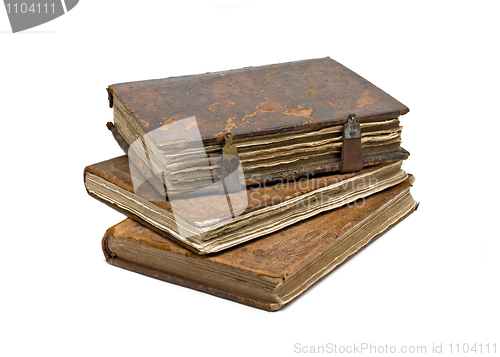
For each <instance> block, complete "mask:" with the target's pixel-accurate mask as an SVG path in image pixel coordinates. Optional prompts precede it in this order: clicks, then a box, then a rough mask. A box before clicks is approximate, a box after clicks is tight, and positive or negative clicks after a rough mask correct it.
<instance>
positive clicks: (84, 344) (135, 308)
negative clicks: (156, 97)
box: [0, 0, 500, 356]
mask: <svg viewBox="0 0 500 357" xmlns="http://www.w3.org/2000/svg"><path fill="white" fill-rule="evenodd" d="M496 4H498V3H497V2H480V1H478V2H474V3H473V2H469V3H461V2H449V3H439V2H422V1H419V2H413V3H412V4H410V3H407V2H377V3H375V2H347V1H345V2H326V1H325V2H315V1H307V2H303V3H300V4H298V3H293V2H290V1H287V2H283V3H274V2H272V1H262V2H260V1H247V2H242V3H240V4H238V3H237V2H230V1H226V2H222V1H218V2H213V3H212V4H210V3H209V2H208V1H207V2H204V3H202V2H200V3H194V2H193V3H190V4H187V3H186V4H182V5H181V2H168V1H156V2H154V1H136V2H131V1H118V0H113V1H111V0H107V1H81V2H80V3H79V4H78V5H77V6H76V7H75V8H74V9H73V10H71V11H70V12H69V13H68V14H66V15H64V16H62V17H61V18H58V19H56V20H54V21H52V22H49V23H47V24H44V25H42V26H39V27H36V28H34V29H31V30H28V31H25V32H22V33H18V34H12V33H10V26H9V23H8V19H7V15H6V12H5V11H4V10H3V9H0V32H1V33H0V51H1V56H0V109H1V112H0V122H1V134H2V135H1V139H0V145H1V147H0V148H1V151H0V155H1V159H0V162H1V166H0V170H1V171H0V172H1V175H0V180H1V181H0V183H1V186H0V190H1V191H0V192H1V193H0V195H1V196H0V197H1V199H0V200H1V201H0V202H1V205H0V209H1V215H0V217H1V223H2V225H1V230H0V236H1V245H0V254H1V259H0V268H1V270H0V274H1V285H0V289H1V290H0V291H1V292H0V301H1V303H0V326H1V329H2V331H1V332H0V354H1V355H3V356H18V355H19V356H99V355H107V356H111V355H116V356H178V355H181V354H189V355H195V356H196V355H197V356H210V355H217V356H223V355H227V356H240V355H243V356H247V355H248V356H253V355H274V356H281V355H295V353H294V350H295V344H297V343H299V344H300V345H301V346H311V345H326V344H327V343H332V344H337V345H344V346H345V345H353V344H354V343H358V344H360V343H363V342H366V343H372V344H373V345H385V344H388V345H389V346H390V345H394V346H397V347H400V346H403V345H406V346H413V345H426V346H427V351H428V352H430V350H431V348H432V344H433V343H434V344H439V343H443V346H444V352H446V351H447V347H446V346H447V345H448V344H449V343H470V344H472V343H483V344H486V343H490V344H492V343H495V342H496V343H497V353H499V352H500V337H499V336H500V333H499V332H500V328H499V317H500V314H499V300H500V293H499V266H500V263H499V261H500V259H499V255H500V249H499V248H500V244H499V238H500V234H499V233H498V228H497V227H498V225H497V223H498V220H499V218H498V213H499V210H500V209H499V202H500V201H499V198H500V197H499V178H498V174H499V170H498V164H497V152H498V145H497V144H498V140H499V139H498V135H499V129H500V128H499V124H498V123H499V119H500V118H499V113H500V107H499V95H500V90H499V81H500V76H499V69H498V68H499V67H498V66H499V63H500V56H499V54H498V47H499V46H498V45H499V40H498V38H499V34H500V26H499V24H498V14H499V11H498V10H499V9H498V6H496ZM325 56H330V57H331V58H333V59H335V60H337V61H338V62H340V63H342V64H344V65H345V66H347V67H348V68H350V69H352V70H354V71H355V72H357V73H358V74H360V75H361V76H363V77H365V78H366V79H368V80H369V81H371V82H373V83H374V84H376V85H377V86H379V87H380V88H382V89H383V90H385V91H386V92H388V93H389V94H391V95H393V96H394V97H395V98H396V99H398V100H399V101H401V102H402V103H404V104H405V105H407V106H408V107H409V108H410V113H409V114H407V115H405V116H404V117H402V124H403V126H404V130H403V147H404V148H406V149H407V150H409V151H410V152H411V157H410V158H409V159H408V160H407V162H406V163H405V164H404V168H405V170H406V171H408V172H410V173H412V174H414V175H415V176H416V179H417V181H416V184H415V186H414V187H413V189H412V192H413V196H414V197H415V199H416V200H417V201H419V202H420V203H421V204H420V207H419V209H418V211H416V212H415V213H414V214H412V215H411V216H410V217H408V219H406V220H405V221H403V222H402V223H401V224H399V225H398V226H397V227H395V228H394V229H392V230H391V231H389V232H388V233H387V234H385V235H384V236H383V237H382V238H381V239H379V240H378V241H376V242H375V243H374V244H372V245H371V246H369V247H368V248H367V249H365V250H364V251H362V252H361V253H360V254H358V255H357V256H356V257H355V258H353V259H352V260H351V261H349V262H348V263H347V264H346V265H344V266H342V267H341V268H340V269H338V270H337V271H335V272H334V273H332V274H330V275H329V276H328V277H326V278H325V279H323V280H322V281H320V282H319V283H318V284H316V285H315V286H314V287H312V288H311V289H310V290H309V291H307V292H306V293H305V294H303V295H302V296H301V297H299V298H298V299H297V300H295V301H294V302H293V303H291V304H290V305H288V306H287V307H285V308H284V309H282V310H281V311H279V312H276V313H268V312H264V311H260V310H257V309H253V308H249V307H246V306H244V305H240V304H237V303H234V302H230V301H226V300H223V299H219V298H216V297H213V296H211V295H207V294H203V293H200V292H197V291H194V290H190V289H186V288H182V287H179V286H176V285H171V284H167V283H164V282H162V281H158V280H154V279H150V278H147V277H144V276H141V275H138V274H134V273H130V272H127V271H125V270H121V269H118V268H115V267H113V266H110V265H108V264H106V263H105V261H104V258H103V255H102V252H101V247H100V240H101V237H102V235H103V234H104V232H105V230H106V229H107V228H108V227H109V226H111V225H113V224H115V223H117V222H119V221H120V220H122V219H123V218H124V217H123V216H122V215H120V214H119V213H117V212H115V211H113V210H111V209H110V208H108V207H106V206H105V205H103V204H102V203H100V202H98V201H96V200H94V199H92V198H90V197H89V196H87V194H86V191H85V188H84V185H83V169H84V167H85V166H86V165H89V164H93V163H96V162H99V161H102V160H106V159H109V158H111V157H114V156H119V155H121V154H122V152H121V150H120V149H119V148H118V146H117V145H116V143H115V142H114V141H113V138H112V136H111V134H110V133H109V132H108V130H107V129H106V126H105V124H106V122H107V121H110V120H111V119H112V110H111V109H109V107H108V101H107V95H106V91H105V88H106V87H107V86H108V85H109V84H113V83H119V82H127V81H134V80H143V79H153V78H163V77H168V76H177V75H183V74H196V73H204V72H209V71H219V70H226V69H233V68H240V67H245V66H257V65H265V64H271V63H278V62H286V61H292V60H301V59H309V58H318V57H325ZM475 355H479V354H478V353H476V354H475Z"/></svg>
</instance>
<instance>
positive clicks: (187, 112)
mask: <svg viewBox="0 0 500 357" xmlns="http://www.w3.org/2000/svg"><path fill="white" fill-rule="evenodd" d="M108 97H109V101H110V106H111V107H113V109H114V123H115V126H116V129H117V130H118V132H119V133H120V134H121V136H122V137H123V138H124V139H125V141H126V142H127V143H128V144H129V145H130V146H131V148H135V150H136V151H137V148H139V150H138V151H144V152H139V153H137V154H138V156H139V157H141V159H142V160H143V161H152V162H151V165H152V166H154V167H155V169H153V171H160V172H164V171H168V172H167V174H166V175H163V176H162V175H157V176H158V177H160V178H161V180H163V181H164V182H163V183H164V184H165V185H166V187H167V188H169V189H171V190H177V189H178V190H189V189H192V188H196V187H202V186H205V185H207V184H209V183H210V182H213V181H214V177H215V178H217V177H220V175H221V168H223V167H224V159H223V157H222V156H223V155H220V154H221V153H222V152H224V153H231V154H233V155H237V157H238V159H239V161H240V163H241V168H242V171H243V173H244V179H245V183H246V184H247V185H251V184H256V183H262V182H272V181H276V180H279V179H282V178H283V177H286V178H290V177H294V178H298V177H301V176H305V175H309V174H318V173H325V172H336V171H341V170H342V168H343V167H344V169H343V170H342V171H343V172H349V171H357V170H360V169H361V168H362V167H363V166H370V165H376V164H379V163H384V162H391V161H397V160H401V159H405V158H406V157H407V156H408V153H407V152H406V151H404V150H403V149H401V147H400V142H401V129H402V128H401V127H400V125H399V119H398V117H399V116H400V115H403V114H406V113H407V112H408V111H409V109H408V108H407V107H406V106H405V105H403V104H402V103H400V102H399V101H397V100H396V99H394V98H393V97H391V96H390V95H388V94H387V93H385V92H384V91H382V90H381V89H379V88H378V87H376V86H375V85H373V84H372V83H370V82H368V81H367V80H365V79H364V78H362V77H361V76H359V75H357V74H356V73H354V72H353V71H351V70H349V69H348V68H346V67H344V66H343V65H341V64H339V63H338V62H336V61H334V60H332V59H330V58H321V59H312V60H304V61H296V62H288V63H280V64H273V65H268V66H261V67H248V68H243V69H237V70H230V71H223V72H216V73H206V74H199V75H189V76H181V77H170V78H165V79H157V80H146V81H139V82H129V83H120V84H114V85H111V86H109V87H108ZM350 115H352V118H353V123H354V125H355V126H354V128H355V129H356V130H357V131H356V130H354V131H351V126H349V133H351V134H354V136H352V137H350V136H349V135H347V136H346V125H347V124H346V123H347V122H348V117H349V116H350ZM188 118H190V119H191V120H188V121H184V120H185V119H188ZM183 121H184V122H183ZM181 124H182V125H181ZM351 138H354V139H359V140H358V141H359V144H355V145H349V146H348V145H346V142H347V141H348V139H351ZM354 142H355V141H352V142H350V143H354ZM134 143H135V144H136V145H134ZM351 146H352V147H353V148H354V149H350V148H349V147H351ZM357 146H359V148H358V147H357ZM146 147H147V149H144V148H146ZM223 148H226V150H225V151H223ZM202 151H204V152H202ZM343 151H344V152H343ZM357 151H359V154H358V152H357ZM200 155H202V156H200ZM179 156H182V162H180V161H179ZM206 157H208V164H207V165H208V167H209V168H210V170H207V168H206V167H205V166H207V165H205V162H206ZM200 160H201V161H200ZM347 161H355V162H347ZM207 172H210V174H207ZM165 181H169V182H165Z"/></svg>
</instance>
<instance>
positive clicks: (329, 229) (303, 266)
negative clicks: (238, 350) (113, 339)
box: [102, 177, 418, 311]
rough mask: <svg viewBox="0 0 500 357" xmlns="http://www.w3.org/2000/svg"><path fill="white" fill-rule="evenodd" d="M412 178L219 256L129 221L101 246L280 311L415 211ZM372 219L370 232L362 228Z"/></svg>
mask: <svg viewBox="0 0 500 357" xmlns="http://www.w3.org/2000/svg"><path fill="white" fill-rule="evenodd" d="M411 183H412V178H411V177H410V178H409V179H408V180H406V181H405V182H403V183H401V184H399V185H397V186H395V187H392V188H390V189H387V190H385V191H382V192H380V193H378V194H375V195H373V196H370V197H369V198H367V199H365V200H364V202H363V205H362V206H361V205H349V206H344V207H342V208H340V209H338V210H335V211H331V212H326V213H323V214H321V215H318V216H315V217H313V218H311V219H309V220H307V221H304V222H302V223H299V224H296V225H293V226H291V227H288V228H286V229H284V230H281V231H279V232H276V233H273V234H271V235H268V236H266V237H264V238H262V239H258V240H254V241H250V242H247V243H245V244H242V245H239V246H237V247H234V248H232V249H229V250H226V251H223V252H221V253H217V254H214V255H209V256H199V255H197V254H194V253H192V252H190V251H189V250H187V249H185V248H183V247H181V246H179V245H177V244H176V243H174V242H172V241H170V240H165V239H163V237H161V236H159V235H157V234H156V233H154V232H153V231H150V230H148V229H147V228H145V227H143V226H141V225H140V224H139V223H137V222H134V221H132V220H130V219H126V220H125V221H123V222H121V223H119V224H117V225H115V226H113V227H111V228H109V229H108V230H107V231H106V234H105V235H104V237H103V239H102V249H103V252H104V256H105V258H106V261H107V262H108V263H110V264H112V265H115V266H118V267H121V268H124V269H127V270H130V271H134V272H137V273H140V274H143V275H147V276H150V277H154V278H156V279H160V280H163V281H167V282H170V283H174V284H178V285H182V286H185V287H189V288H192V289H195V290H199V291H202V292H205V293H209V294H212V295H215V296H218V297H222V298H225V299H228V300H232V301H236V302H239V303H242V304H245V305H248V306H252V307H256V308H259V309H264V310H268V311H276V310H279V309H280V308H281V307H283V306H284V305H286V304H288V303H289V302H291V301H292V300H294V299H295V298H296V297H297V296H299V295H300V294H301V293H302V292H304V291H305V290H307V289H308V288H309V287H310V286H311V285H313V284H314V283H315V282H317V281H318V280H319V279H321V278H322V277H324V276H326V275H327V274H328V273H329V272H331V271H332V270H334V269H335V268H337V267H338V266H340V265H341V264H343V263H345V262H346V261H347V260H349V259H350V258H351V257H352V256H353V255H354V254H355V253H356V252H358V251H359V250H361V249H363V248H364V247H366V246H367V245H368V244H370V243H371V242H373V241H374V240H375V239H376V238H378V237H379V236H380V235H381V234H382V233H383V232H385V231H386V230H388V229H389V228H391V227H392V226H394V225H395V224H397V223H398V222H399V221H401V220H402V219H404V218H405V217H406V216H408V215H409V214H410V213H411V212H413V211H414V210H415V209H416V208H417V206H418V204H417V203H416V202H415V201H414V200H413V199H412V198H411V196H409V197H408V196H406V198H405V199H402V197H404V193H405V192H406V193H407V194H408V195H409V193H408V192H407V191H408V190H409V187H410V185H411ZM389 207H391V208H389ZM389 211H392V213H390V212H389ZM388 212H389V213H390V214H389V215H388ZM383 217H385V218H383ZM369 224H372V225H373V224H374V226H373V227H374V228H373V230H368V231H363V230H362V227H364V226H367V225H369ZM360 229H361V230H360ZM235 276H238V278H237V279H236V278H233V277H235ZM252 281H257V283H252ZM259 282H260V283H259ZM291 286H292V287H293V289H292V288H290V287H291Z"/></svg>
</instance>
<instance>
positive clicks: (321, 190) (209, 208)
mask: <svg viewBox="0 0 500 357" xmlns="http://www.w3.org/2000/svg"><path fill="white" fill-rule="evenodd" d="M401 165H402V161H396V162H393V163H389V164H383V165H378V166H372V167H368V168H364V169H363V170H361V171H359V172H355V173H347V174H337V175H333V174H332V175H324V176H316V177H305V178H303V179H301V180H287V181H283V182H281V183H278V184H273V185H259V186H254V187H251V188H249V189H246V190H242V191H240V192H237V193H227V192H226V191H225V190H223V189H219V190H218V191H215V193H214V192H209V193H207V194H197V195H183V196H177V197H165V196H161V195H159V194H158V192H157V191H156V190H154V189H153V188H152V187H151V185H150V184H149V182H148V181H146V180H144V179H143V178H142V175H140V174H139V172H138V171H136V170H135V169H134V166H133V165H129V161H128V159H127V157H126V156H122V157H118V158H115V159H111V160H108V161H104V162H101V163H98V164H94V165H91V166H88V167H86V168H85V172H84V181H85V186H86V188H87V191H88V193H89V194H90V195H91V196H92V197H94V198H96V199H98V200H100V201H102V202H104V203H106V204H107V205H109V206H110V207H113V208H114V209H116V210H118V211H120V212H122V213H124V214H125V215H127V216H128V217H131V218H133V219H134V220H137V221H138V222H141V223H142V224H143V225H145V226H147V227H148V228H151V229H153V230H155V231H156V232H158V233H160V234H163V235H165V236H167V237H169V238H174V239H176V240H177V241H178V242H179V243H180V244H182V245H183V246H185V247H187V248H189V249H191V250H193V251H194V252H196V253H198V254H207V253H214V252H218V251H221V250H223V249H227V248H230V247H233V246H235V245H237V244H240V243H243V242H246V241H249V240H251V239H254V238H258V237H261V236H263V235H266V234H269V233H272V232H276V231H278V230H280V229H282V228H285V227H287V226H290V225H292V224H294V223H297V222H300V221H303V220H305V219H307V218H309V217H312V216H314V215H317V214H319V213H322V212H325V211H329V210H333V209H335V208H338V207H340V206H343V205H345V204H348V203H351V202H354V201H355V200H358V199H363V198H365V197H368V196H370V195H372V194H374V193H377V192H380V191H383V190H385V189H387V188H389V187H392V186H394V185H397V184H399V183H401V182H403V181H404V180H406V179H407V178H408V175H407V174H406V173H405V172H404V171H403V170H402V169H401ZM137 182H139V183H140V185H139V184H137ZM214 185H217V184H214ZM219 185H220V182H219Z"/></svg>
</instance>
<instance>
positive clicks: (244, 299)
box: [84, 58, 418, 311]
mask: <svg viewBox="0 0 500 357" xmlns="http://www.w3.org/2000/svg"><path fill="white" fill-rule="evenodd" d="M108 99H109V104H110V107H112V108H113V119H114V120H113V123H111V122H110V123H108V128H109V129H110V130H111V132H112V133H113V136H114V139H115V140H116V141H117V143H118V144H119V145H120V147H121V148H122V149H123V150H124V152H125V155H124V156H121V157H117V158H114V159H111V160H107V161H104V162H100V163H97V164H94V165H90V166H88V167H86V168H85V172H84V181H85V187H86V189H87V192H88V193H89V195H91V196H92V197H94V198H96V199H97V200H99V201H101V202H103V203H105V204H107V205H108V206H110V207H111V208H113V209H115V210H117V211H119V212H122V213H123V214H125V215H126V216H127V217H128V218H127V219H125V220H124V221H122V222H120V223H118V224H116V225H114V226H112V227H111V228H109V229H108V230H107V231H106V233H105V235H104V237H103V239H102V249H103V252H104V255H105V257H106V260H107V261H108V262H109V263H110V264H113V265H116V266H118V267H121V268H125V269H128V270H131V271H134V272H138V273H141V274H144V275H148V276H151V277H155V278H158V279H161V280H164V281H168V282H171V283H175V284H179V285H183V286H186V287H190V288H193V289H197V290H200V291H204V292H207V293H210V294H213V295H216V296H220V297H224V298H226V299H229V300H233V301H237V302H241V303H244V304H247V305H250V306H254V307H257V308H261V309H265V310H269V311H276V310H278V309H280V308H281V307H282V306H284V305H285V304H287V303H288V302H290V301H292V300H293V299H294V298H296V297H297V296H299V295H300V294H301V293H302V292H303V291H305V290H306V289H307V288H309V287H310V286H311V285H312V284H314V283H315V282H317V281H318V280H319V279H321V278H322V277H323V276H325V275H327V274H328V273H330V272H331V271H332V270H333V269H335V268H336V267H338V266H339V265H340V264H342V263H343V262H345V261H346V260H347V259H349V258H350V257H351V256H352V255H353V254H355V253H356V252H357V251H359V250H360V249H361V248H363V247H365V246H366V245H367V244H369V243H370V242H372V241H373V240H374V239H376V238H377V237H379V236H380V235H381V234H382V233H384V232H385V231H386V230H388V229H389V228H390V227H392V226H394V225H395V224H396V223H398V222H399V221H401V220H402V219H403V218H405V217H406V216H408V215H409V214H410V213H411V212H413V211H414V210H415V209H416V208H417V206H418V204H417V203H416V202H415V201H414V200H413V198H412V196H411V195H410V187H411V186H412V184H413V181H414V179H413V176H412V175H410V174H408V173H406V172H404V171H403V170H402V168H401V166H402V162H403V160H405V159H406V158H408V156H409V153H408V152H407V151H406V150H404V149H403V148H401V130H402V127H401V126H400V122H399V116H401V115H404V114H406V113H407V112H408V111H409V110H408V108H407V107H406V106H404V105H403V104H401V103H400V102H398V101H397V100H395V99H394V98H392V97H391V96H390V95H388V94H387V93H385V92H383V91H382V90H381V89H379V88H377V87H376V86H374V85H373V84H371V83H370V82H368V81H367V80H365V79H364V78H362V77H360V76H359V75H357V74H356V73H354V72H352V71H351V70H349V69H347V68H346V67H344V66H342V65H341V64H339V63H337V62H335V61H334V60H332V59H330V58H322V59H314V60H305V61H298V62H289V63H281V64H275V65H269V66H261V67H249V68H243V69H238V70H231V71H224V72H218V73H206V74H201V75H191V76H182V77H170V78H166V79H159V80H147V81H140V82H131V83H121V84H115V85H111V86H109V87H108ZM361 263H362V262H361Z"/></svg>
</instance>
